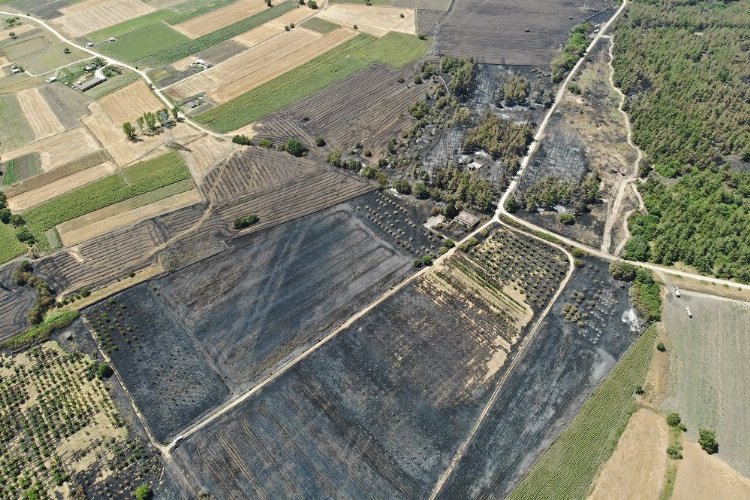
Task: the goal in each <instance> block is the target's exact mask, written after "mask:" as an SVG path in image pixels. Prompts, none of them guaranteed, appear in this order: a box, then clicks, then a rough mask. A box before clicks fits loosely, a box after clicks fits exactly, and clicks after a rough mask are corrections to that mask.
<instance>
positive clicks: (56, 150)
mask: <svg viewBox="0 0 750 500" xmlns="http://www.w3.org/2000/svg"><path fill="white" fill-rule="evenodd" d="M120 134H121V135H122V131H120ZM97 149H99V145H98V144H97V143H96V141H95V140H94V138H93V137H92V136H91V135H90V134H89V133H88V131H87V130H86V129H85V128H83V127H77V128H74V129H72V130H68V131H65V132H63V133H61V134H57V135H53V136H51V137H46V138H44V139H42V140H39V141H36V142H32V143H31V144H28V145H26V146H22V147H20V148H18V149H14V150H12V151H8V152H7V153H5V154H4V155H3V160H5V161H7V160H12V159H13V158H18V157H20V156H24V155H27V154H30V153H39V157H40V160H41V168H42V170H43V171H45V172H46V171H48V170H52V169H54V168H55V167H58V166H60V165H63V164H65V163H68V162H71V161H74V160H76V159H78V158H82V157H84V156H86V155H88V154H90V153H93V152H94V151H96V150H97Z"/></svg>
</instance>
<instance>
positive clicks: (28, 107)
mask: <svg viewBox="0 0 750 500" xmlns="http://www.w3.org/2000/svg"><path fill="white" fill-rule="evenodd" d="M16 98H17V99H18V104H19V105H20V106H21V111H22V112H23V114H24V116H25V117H26V121H27V122H29V126H31V130H32V131H33V132H34V138H35V139H36V140H39V139H44V138H45V137H49V136H52V135H55V134H59V133H61V132H64V131H65V127H64V126H63V124H62V123H60V120H58V119H57V115H55V113H54V112H53V111H52V110H51V109H50V107H49V105H48V104H47V101H45V100H44V97H42V95H41V94H40V93H39V89H35V88H34V89H26V90H22V91H20V92H17V93H16Z"/></svg>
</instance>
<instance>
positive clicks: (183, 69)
mask: <svg viewBox="0 0 750 500" xmlns="http://www.w3.org/2000/svg"><path fill="white" fill-rule="evenodd" d="M245 48H246V46H245V45H244V44H242V43H240V42H238V41H236V40H235V39H230V40H227V41H226V42H222V43H220V44H218V45H214V46H213V47H209V48H208V49H206V50H203V51H201V52H198V53H196V54H191V55H189V56H187V57H185V58H183V59H180V60H179V61H177V62H175V63H173V64H172V65H171V68H160V71H164V72H165V73H167V74H169V76H168V77H166V78H165V77H162V76H160V75H159V73H158V72H156V71H154V72H151V77H152V78H154V79H158V80H159V82H162V81H164V82H166V81H167V80H171V79H173V78H174V80H172V81H171V82H168V83H163V84H161V85H159V86H160V87H163V86H166V85H170V84H172V83H175V82H177V81H179V80H181V79H183V78H185V77H187V76H191V75H193V74H194V73H193V71H192V70H191V69H190V65H191V64H193V63H194V62H195V60H196V59H203V60H204V61H208V62H210V63H212V64H218V63H220V62H222V61H226V60H227V59H229V58H230V57H233V56H236V55H237V54H239V53H240V52H242V51H243V50H245ZM171 70H174V71H171ZM158 71H159V70H158ZM175 72H176V73H175Z"/></svg>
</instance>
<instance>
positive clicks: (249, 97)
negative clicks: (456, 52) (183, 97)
mask: <svg viewBox="0 0 750 500" xmlns="http://www.w3.org/2000/svg"><path fill="white" fill-rule="evenodd" d="M426 49H427V42H426V41H423V40H419V39H418V38H417V37H415V36H413V35H406V34H403V33H393V32H391V33H388V34H387V35H385V36H384V37H383V38H379V39H376V38H374V37H372V36H369V35H365V34H359V35H357V36H356V37H354V38H352V39H351V40H349V41H347V42H345V43H343V44H341V45H339V46H338V47H335V48H333V49H331V50H329V51H328V52H326V53H324V54H321V55H319V56H318V57H316V58H315V59H313V60H311V61H308V62H307V63H305V64H303V65H301V66H298V67H296V68H294V69H292V70H290V71H287V72H286V73H284V74H283V75H280V76H279V77H277V78H274V79H273V80H271V81H270V82H267V83H264V84H263V85H260V86H258V87H256V88H254V89H252V90H250V91H249V92H246V93H244V94H242V95H241V96H239V97H236V98H235V99H232V100H231V101H228V102H226V103H224V104H222V105H220V106H217V107H215V108H212V109H210V110H208V111H206V112H204V113H201V114H199V115H197V116H196V120H197V121H199V122H200V123H203V124H205V125H207V126H209V127H211V128H213V129H214V130H216V131H218V132H229V131H231V130H236V129H238V128H240V127H242V126H244V125H247V124H248V123H251V122H254V121H256V120H258V119H259V118H261V117H263V116H265V115H267V114H269V113H273V112H274V111H278V110H280V109H282V108H285V107H286V106H289V105H290V104H293V103H295V102H297V101H299V100H302V99H304V98H305V97H308V96H310V95H312V94H314V93H315V92H318V91H319V90H322V89H324V88H325V87H327V86H329V85H331V84H333V83H335V82H338V81H341V80H343V79H345V78H347V77H349V76H351V75H353V74H354V73H356V72H357V71H359V70H362V69H365V68H366V67H368V66H369V65H370V64H372V63H375V62H378V63H382V64H389V65H391V66H395V67H403V66H405V65H407V64H409V63H411V62H413V61H416V60H417V59H419V58H420V57H422V55H424V52H425V50H426Z"/></svg>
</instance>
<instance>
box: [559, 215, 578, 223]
mask: <svg viewBox="0 0 750 500" xmlns="http://www.w3.org/2000/svg"><path fill="white" fill-rule="evenodd" d="M558 219H559V220H560V223H561V224H564V225H566V226H571V225H573V224H574V223H575V221H576V216H575V215H573V214H569V213H565V214H560V216H559V217H558Z"/></svg>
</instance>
